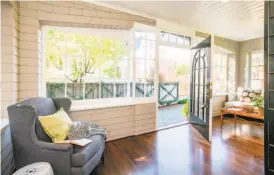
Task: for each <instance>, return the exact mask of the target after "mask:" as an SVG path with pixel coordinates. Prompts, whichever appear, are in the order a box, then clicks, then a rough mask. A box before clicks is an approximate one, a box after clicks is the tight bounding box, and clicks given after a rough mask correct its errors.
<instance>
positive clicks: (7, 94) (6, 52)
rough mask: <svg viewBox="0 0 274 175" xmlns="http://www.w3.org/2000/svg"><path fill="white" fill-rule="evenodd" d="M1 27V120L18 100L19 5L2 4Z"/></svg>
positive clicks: (14, 3) (11, 3)
mask: <svg viewBox="0 0 274 175" xmlns="http://www.w3.org/2000/svg"><path fill="white" fill-rule="evenodd" d="M1 27H2V30H1V49H2V50H1V57H2V58H1V118H6V117H7V110H6V108H7V106H9V105H11V104H13V103H15V102H16V101H17V100H18V73H19V61H18V60H19V7H18V3H16V2H1Z"/></svg>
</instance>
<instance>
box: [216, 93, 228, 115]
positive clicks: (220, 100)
mask: <svg viewBox="0 0 274 175" xmlns="http://www.w3.org/2000/svg"><path fill="white" fill-rule="evenodd" d="M225 102H227V95H219V96H213V103H212V106H213V108H212V116H213V117H216V116H220V115H221V109H223V108H224V107H225Z"/></svg>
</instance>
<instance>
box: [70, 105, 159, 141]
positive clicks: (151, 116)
mask: <svg viewBox="0 0 274 175" xmlns="http://www.w3.org/2000/svg"><path fill="white" fill-rule="evenodd" d="M70 115H71V118H72V120H75V121H88V122H89V121H92V122H95V123H97V124H99V125H100V126H102V127H104V128H106V129H107V132H108V136H107V140H108V141H109V140H115V139H119V138H123V137H128V136H134V135H139V134H144V133H148V132H152V131H155V130H156V104H155V103H147V104H137V105H130V106H122V107H113V108H103V109H91V110H83V111H72V112H71V113H70Z"/></svg>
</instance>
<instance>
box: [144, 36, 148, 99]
mask: <svg viewBox="0 0 274 175" xmlns="http://www.w3.org/2000/svg"><path fill="white" fill-rule="evenodd" d="M146 35H147V34H146V33H145V39H144V40H145V58H144V60H145V67H144V68H145V80H147V65H146V64H147V40H146ZM146 87H147V81H145V83H144V97H146V94H147V92H146V90H147V88H146Z"/></svg>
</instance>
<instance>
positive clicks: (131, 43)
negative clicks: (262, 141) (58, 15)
mask: <svg viewBox="0 0 274 175" xmlns="http://www.w3.org/2000/svg"><path fill="white" fill-rule="evenodd" d="M48 30H57V31H62V32H72V33H77V34H89V33H91V32H94V31H95V30H98V29H94V30H93V29H92V28H73V27H58V26H42V32H41V34H42V51H41V52H42V62H41V68H40V70H41V72H42V76H41V88H40V89H41V92H40V95H41V96H43V97H46V96H47V95H46V77H45V76H46V66H45V65H46V52H45V50H46V38H47V32H48ZM103 30H108V29H102V31H103ZM109 30H112V29H109ZM126 31H127V33H128V34H126V35H123V36H122V38H125V39H127V41H128V47H129V53H128V59H127V60H128V65H129V66H128V82H129V83H128V86H130V82H131V83H132V89H130V88H129V87H128V91H127V93H128V95H127V96H126V97H119V98H115V96H114V97H113V98H101V97H100V98H98V99H82V100H73V99H72V104H75V105H76V104H81V105H83V104H89V105H90V104H92V103H93V102H95V103H96V102H97V101H98V102H99V103H104V102H102V101H105V102H107V103H110V101H113V102H114V101H116V100H117V99H119V100H122V101H125V102H126V101H129V99H131V101H135V100H136V98H138V99H139V100H137V101H140V102H157V97H158V86H154V96H153V97H140V98H139V97H135V88H134V87H135V85H136V74H135V70H136V64H135V63H136V58H135V38H134V37H133V36H134V34H135V31H143V32H153V33H155V59H154V67H155V73H154V78H153V79H154V85H155V84H158V52H159V45H158V41H159V33H160V32H159V29H158V28H156V27H153V26H147V25H144V24H140V23H134V24H133V27H132V28H131V29H129V30H126ZM95 34H97V35H96V36H105V35H108V34H107V32H105V33H104V34H102V33H101V34H100V32H98V31H97V33H96V31H95V33H92V35H95ZM115 36H117V35H116V34H115ZM111 38H112V37H111ZM118 39H119V38H118ZM120 39H121V38H120ZM131 63H132V64H131ZM130 69H131V70H130ZM131 71H132V72H131ZM114 88H115V85H114ZM114 92H115V90H114ZM130 93H132V96H130ZM102 106H104V104H102Z"/></svg>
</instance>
